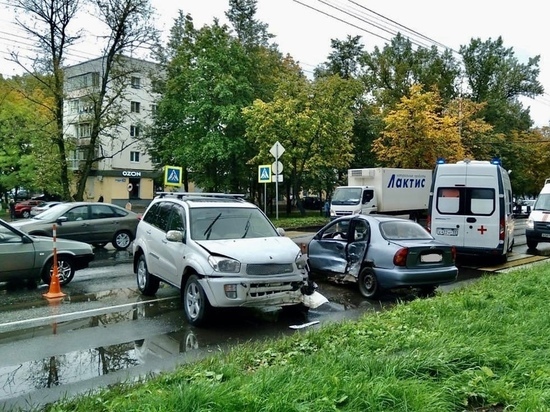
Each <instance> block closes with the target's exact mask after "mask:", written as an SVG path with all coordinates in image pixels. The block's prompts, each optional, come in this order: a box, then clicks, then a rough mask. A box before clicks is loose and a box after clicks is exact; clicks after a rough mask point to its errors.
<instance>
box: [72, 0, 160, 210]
mask: <svg viewBox="0 0 550 412" xmlns="http://www.w3.org/2000/svg"><path fill="white" fill-rule="evenodd" d="M93 3H94V4H95V6H96V8H97V12H98V15H99V16H100V19H101V21H102V22H104V23H105V25H106V26H107V28H108V30H109V34H108V35H107V38H106V44H105V47H104V49H103V53H102V55H103V57H102V59H101V73H100V82H99V87H98V88H97V89H95V90H92V91H91V92H90V93H89V94H87V95H85V96H80V99H84V100H87V101H88V102H89V103H90V105H91V107H92V116H91V119H90V120H91V133H90V142H89V144H88V145H87V146H83V147H81V148H80V150H82V151H83V152H84V162H83V163H82V164H81V165H80V168H79V170H78V174H77V182H76V193H75V195H74V198H75V199H76V200H82V199H83V195H84V191H85V189H86V182H87V179H88V176H89V174H90V171H91V169H92V166H93V165H94V163H96V162H97V161H99V160H102V159H105V158H107V157H112V156H114V155H116V154H117V153H120V152H121V151H123V150H124V149H125V148H126V147H128V145H131V144H133V143H134V142H133V141H132V142H124V141H117V140H118V133H117V131H118V127H119V125H120V123H121V122H122V119H124V118H126V117H127V116H128V114H129V109H127V107H128V106H129V105H128V104H127V103H128V102H127V100H126V96H125V93H126V90H127V89H128V88H129V86H130V83H131V78H132V76H133V75H135V74H136V73H142V72H143V71H144V70H147V65H146V64H135V62H134V61H133V60H131V59H127V58H126V57H125V56H124V54H125V53H126V54H130V55H131V54H134V53H135V51H136V50H137V49H138V48H139V47H141V46H143V45H145V44H149V43H150V42H152V41H154V40H156V38H157V36H158V33H157V30H156V29H155V28H154V27H153V26H152V24H151V18H152V16H153V10H152V8H151V6H150V3H149V0H93ZM114 141H115V142H117V145H118V149H116V148H115V150H114V152H111V151H109V150H105V149H104V146H103V145H105V146H107V147H108V146H113V147H117V145H115V144H113V142H114Z"/></svg>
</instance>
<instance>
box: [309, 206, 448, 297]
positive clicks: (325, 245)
mask: <svg viewBox="0 0 550 412" xmlns="http://www.w3.org/2000/svg"><path fill="white" fill-rule="evenodd" d="M455 258H456V252H455V249H454V246H451V245H449V244H446V243H443V242H440V241H438V240H436V239H434V238H433V236H432V235H431V234H430V233H429V232H428V231H427V230H426V229H424V228H423V227H422V226H421V225H419V224H418V223H415V222H413V221H411V220H407V219H401V218H398V217H393V216H384V215H353V216H346V217H341V218H339V219H336V220H333V221H332V222H330V223H328V224H327V225H326V226H325V227H323V228H322V229H321V230H320V231H319V232H317V233H316V234H315V236H314V237H313V238H312V240H311V241H310V243H309V244H308V266H309V270H310V272H311V274H312V275H315V276H325V277H327V278H329V279H331V280H333V281H336V282H339V283H348V282H352V283H356V284H357V285H358V287H359V291H360V292H361V294H362V295H363V296H364V297H366V298H369V299H375V298H378V297H380V296H381V295H382V294H383V293H384V292H385V291H388V290H391V289H398V288H399V289H400V288H416V289H419V290H420V291H421V292H422V294H425V295H429V294H432V293H433V292H434V291H435V289H436V288H437V286H439V285H442V284H446V283H451V282H454V281H455V280H456V278H457V275H458V268H457V267H456V266H455Z"/></svg>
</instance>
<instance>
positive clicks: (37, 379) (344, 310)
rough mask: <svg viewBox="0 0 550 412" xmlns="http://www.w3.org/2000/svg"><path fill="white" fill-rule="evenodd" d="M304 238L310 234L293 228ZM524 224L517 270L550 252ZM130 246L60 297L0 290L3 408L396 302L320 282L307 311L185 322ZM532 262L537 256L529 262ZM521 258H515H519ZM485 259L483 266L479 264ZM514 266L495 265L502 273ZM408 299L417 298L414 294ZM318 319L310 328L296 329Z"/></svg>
mask: <svg viewBox="0 0 550 412" xmlns="http://www.w3.org/2000/svg"><path fill="white" fill-rule="evenodd" d="M288 235H289V236H292V237H293V239H294V240H295V241H296V242H297V243H300V242H302V241H307V238H308V237H310V236H311V234H306V233H288ZM524 243H525V242H524V239H523V244H522V239H521V228H520V229H518V237H517V238H516V248H515V250H514V253H513V255H512V256H511V257H510V264H509V265H510V266H513V265H515V264H519V263H517V262H522V264H525V263H530V262H532V261H534V260H539V259H543V258H545V255H546V253H550V248H549V249H541V250H539V251H538V252H537V253H536V254H535V255H533V254H529V253H527V250H526V247H525V245H524ZM130 259H131V255H130V254H129V253H128V252H116V251H114V250H112V249H101V250H97V251H96V260H95V261H94V262H93V265H92V266H93V267H91V268H89V269H86V270H82V271H78V272H77V273H76V275H75V278H74V280H73V281H72V282H71V283H70V284H69V285H66V286H64V287H63V290H62V291H63V293H65V294H66V296H65V298H64V299H63V301H62V302H58V303H57V304H54V303H52V302H49V301H48V300H46V299H44V297H43V296H42V294H43V293H45V292H47V287H46V286H41V287H39V288H38V289H35V290H30V291H29V290H27V289H25V288H21V287H19V288H17V287H14V288H8V287H6V285H4V287H3V288H0V295H1V296H2V299H1V303H0V311H1V315H2V316H1V319H2V320H1V321H0V354H2V356H1V357H0V383H1V385H0V409H3V410H13V409H15V408H22V409H24V410H28V409H31V406H33V405H44V404H46V403H48V402H52V401H55V400H57V399H59V398H62V397H65V396H72V395H74V394H78V393H85V392H89V391H91V390H93V389H94V388H98V387H104V386H107V385H109V384H111V383H114V382H120V381H125V380H134V379H138V378H139V377H143V376H146V375H148V374H150V373H157V372H159V371H162V370H170V369H173V368H174V367H175V366H176V365H178V364H182V363H186V362H191V361H195V360H197V359H200V358H203V357H205V356H209V355H211V354H212V353H217V352H220V351H225V350H227V349H229V348H231V347H232V346H234V345H237V344H239V343H243V342H247V341H251V340H269V339H275V338H277V337H280V336H283V335H286V334H291V333H300V330H307V329H308V328H316V327H319V326H320V325H322V324H325V323H327V322H333V321H340V320H343V319H354V318H357V317H359V316H362V315H363V314H365V313H368V312H376V311H380V310H383V309H385V308H388V307H391V306H392V305H393V304H395V302H396V300H397V296H396V295H391V294H389V295H388V296H386V297H384V298H383V299H382V301H381V302H372V301H368V300H365V299H363V298H362V297H361V296H360V295H359V293H358V291H357V290H356V288H355V287H354V286H345V285H344V286H343V285H334V284H331V283H327V282H319V286H320V289H319V290H320V292H321V293H322V294H323V295H324V296H326V297H327V298H328V299H329V303H326V304H324V305H322V306H320V307H319V308H317V309H315V310H311V311H310V313H309V315H308V316H307V318H306V317H305V316H302V317H300V316H298V317H296V316H294V317H292V316H290V315H288V314H286V313H284V312H282V311H262V312H258V311H250V310H236V311H233V310H231V311H227V310H225V311H223V310H220V311H219V314H218V315H219V320H218V321H217V322H216V323H215V324H214V325H212V326H211V327H209V328H207V329H198V328H194V327H191V326H189V325H187V323H186V321H185V319H184V316H183V310H182V309H181V304H180V300H179V292H178V290H176V289H175V288H172V287H170V286H166V285H163V286H162V287H161V288H160V289H159V292H158V294H157V296H156V297H155V298H154V299H146V298H143V297H142V296H141V295H140V294H139V292H138V291H137V288H136V284H135V277H134V274H133V272H132V266H131V264H130V263H129V262H130ZM529 259H531V261H528V260H529ZM514 262H516V263H514ZM464 263H465V264H464V265H463V266H462V267H461V268H460V275H459V282H457V283H455V284H453V285H449V286H444V287H442V288H441V289H442V290H449V289H452V288H454V287H460V286H462V285H464V284H467V283H469V282H471V281H472V280H475V279H476V278H478V277H479V275H480V273H481V272H480V270H477V269H476V267H479V265H481V266H482V267H483V266H486V265H485V262H477V263H476V262H464ZM476 265H477V266H476ZM505 269H506V267H500V268H499V267H495V266H492V267H491V266H488V267H484V268H483V270H484V271H493V272H497V271H499V270H505ZM399 298H400V299H414V298H416V297H415V296H414V295H411V294H407V293H405V294H402V295H399ZM311 321H318V322H319V323H318V324H316V325H312V326H308V327H306V328H304V329H298V330H295V329H292V328H291V326H297V325H304V324H305V323H307V322H311Z"/></svg>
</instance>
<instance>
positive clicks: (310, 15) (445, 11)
mask: <svg viewBox="0 0 550 412" xmlns="http://www.w3.org/2000/svg"><path fill="white" fill-rule="evenodd" d="M8 2H9V0H0V5H4V6H5V5H7V3H8ZM151 3H152V5H153V7H155V9H156V10H157V11H158V13H159V17H158V22H157V23H158V26H159V28H160V29H162V30H163V32H165V33H167V32H168V31H169V29H170V27H171V26H172V24H173V21H174V18H175V17H176V16H177V12H178V10H180V9H181V10H182V11H183V12H184V13H190V14H191V15H192V16H193V19H194V21H195V25H196V26H198V27H200V26H202V25H204V24H211V23H212V21H213V19H214V17H217V18H219V19H220V21H222V22H227V20H226V18H225V11H227V9H228V7H229V1H228V0H179V1H177V0H151ZM257 4H258V11H257V19H258V20H260V21H262V22H264V23H267V24H268V26H269V27H268V29H269V32H270V33H272V34H274V35H275V38H274V41H275V42H276V43H277V44H278V45H279V50H280V51H281V52H282V53H285V54H286V53H288V54H290V55H291V56H292V57H293V58H294V59H295V60H297V61H298V62H300V64H301V65H302V68H303V69H304V71H305V72H306V73H309V74H311V71H312V70H313V68H314V67H315V66H317V65H318V64H320V63H322V62H323V61H325V60H326V57H327V55H328V53H329V52H330V40H331V39H345V38H346V36H347V35H352V36H355V35H359V36H361V37H362V40H363V44H364V45H365V50H367V51H372V49H373V47H374V46H376V45H377V46H379V47H382V46H383V45H384V44H385V43H387V42H388V41H389V39H391V38H392V37H394V35H395V33H396V32H397V31H401V32H402V33H403V34H407V30H411V32H409V34H408V37H410V38H411V40H412V41H413V42H415V43H417V42H422V43H423V44H424V45H426V46H431V45H432V44H434V43H438V44H440V45H441V46H442V47H446V48H450V49H452V50H455V51H458V49H459V48H460V46H461V45H466V44H468V43H469V42H470V40H471V39H472V38H480V39H481V40H482V41H486V40H488V39H489V38H491V39H493V40H494V39H496V38H498V36H502V38H503V41H504V46H505V47H507V48H512V49H513V50H514V52H515V55H516V57H517V58H518V60H519V61H520V62H523V63H526V62H527V59H528V58H529V57H535V56H537V55H540V56H541V60H540V66H539V67H540V76H539V81H540V82H541V83H542V84H543V86H544V87H545V89H546V90H547V93H545V94H544V95H543V96H541V97H540V98H537V99H536V100H531V99H526V100H522V101H523V103H524V105H526V106H530V107H531V115H532V117H533V119H534V120H535V124H536V125H537V126H547V125H549V122H550V60H549V59H550V56H549V53H550V46H549V45H548V44H547V43H548V39H550V24H548V14H547V13H546V10H547V6H545V3H544V2H541V1H534V0H525V1H523V2H517V1H516V2H511V1H509V0H504V1H502V0H501V1H497V0H476V1H474V0H463V1H461V2H458V3H457V2H443V1H441V0H438V1H436V0H415V1H411V0H393V1H387V0H258V2H257ZM2 15H3V16H6V17H2V18H0V23H2V27H3V29H2V28H0V58H1V59H2V60H3V61H2V62H1V63H2V64H1V65H0V72H1V73H2V74H3V75H4V76H6V75H8V76H9V75H12V74H14V73H16V72H17V69H16V68H14V67H13V66H11V65H10V64H9V63H7V62H6V61H5V58H6V57H7V54H6V53H7V52H8V50H11V49H13V47H21V45H22V44H24V41H26V39H23V38H17V37H14V35H15V34H16V33H17V29H16V28H15V27H14V26H13V18H9V13H6V14H4V13H3V14H2ZM6 18H7V19H6ZM82 21H83V23H82V24H83V25H84V26H88V27H86V29H87V30H88V31H89V33H90V37H89V38H88V39H87V40H86V41H85V42H83V43H81V44H80V45H79V49H78V50H79V51H77V52H75V53H74V54H72V58H73V59H74V60H75V61H74V62H73V63H76V62H79V61H84V60H86V59H89V58H93V57H97V56H92V55H90V52H92V50H94V47H95V46H94V45H95V41H94V39H93V35H92V34H93V26H94V25H93V24H89V23H87V22H88V21H89V20H86V19H83V20H82ZM399 25H401V26H399ZM375 26H382V27H383V29H381V28H379V27H375ZM27 43H28V41H27ZM457 57H458V56H457Z"/></svg>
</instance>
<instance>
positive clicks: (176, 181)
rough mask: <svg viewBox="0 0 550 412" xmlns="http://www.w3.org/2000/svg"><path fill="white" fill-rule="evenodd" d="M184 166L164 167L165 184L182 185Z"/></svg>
mask: <svg viewBox="0 0 550 412" xmlns="http://www.w3.org/2000/svg"><path fill="white" fill-rule="evenodd" d="M181 174H182V168H181V167H176V166H165V167H164V185H165V186H181Z"/></svg>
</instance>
